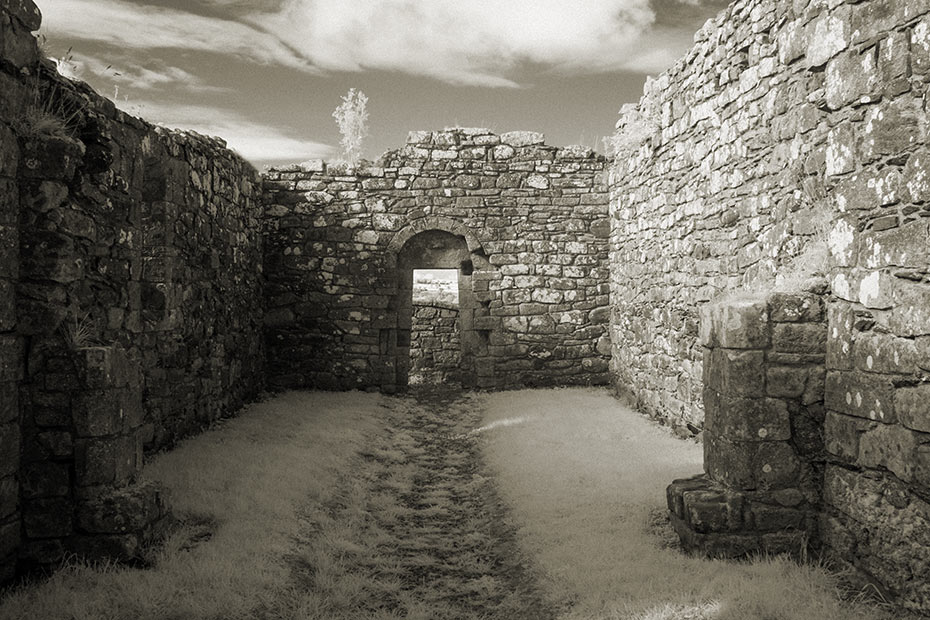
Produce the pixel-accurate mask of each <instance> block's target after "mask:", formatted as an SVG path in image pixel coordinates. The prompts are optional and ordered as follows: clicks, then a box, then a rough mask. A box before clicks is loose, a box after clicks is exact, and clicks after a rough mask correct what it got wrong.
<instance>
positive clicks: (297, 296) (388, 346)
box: [264, 129, 609, 391]
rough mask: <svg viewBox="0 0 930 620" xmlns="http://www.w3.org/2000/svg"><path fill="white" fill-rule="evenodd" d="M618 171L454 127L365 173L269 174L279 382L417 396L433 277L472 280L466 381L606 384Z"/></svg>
mask: <svg viewBox="0 0 930 620" xmlns="http://www.w3.org/2000/svg"><path fill="white" fill-rule="evenodd" d="M604 167H605V160H604V159H603V158H602V157H600V156H597V155H595V154H594V153H593V152H591V151H590V150H588V149H583V148H581V147H568V148H563V149H558V148H555V147H551V146H547V145H545V144H544V143H543V136H542V135H540V134H535V133H530V132H511V133H505V134H502V135H495V134H492V133H490V132H488V131H487V130H483V129H450V130H446V131H441V132H413V133H411V134H410V137H409V138H408V143H407V146H405V147H404V148H403V149H400V150H398V151H392V152H388V153H386V154H385V155H384V156H383V157H382V159H381V160H380V161H379V162H378V163H377V164H376V165H372V166H362V167H360V168H359V169H357V170H350V171H347V170H345V169H344V168H337V167H334V166H326V165H324V164H323V163H322V162H308V163H307V164H303V165H301V166H293V167H290V168H284V169H280V170H275V171H272V172H270V173H268V174H267V175H266V177H265V184H264V187H265V194H264V203H265V209H266V245H265V249H266V251H265V273H266V276H267V278H268V285H267V296H266V303H267V315H266V317H265V324H266V335H267V340H266V346H267V351H268V368H269V382H270V383H271V384H273V385H276V386H279V387H317V388H326V389H333V388H336V389H353V388H380V389H383V390H386V391H393V390H396V389H403V388H404V387H405V386H406V384H407V373H408V368H407V366H406V364H407V360H408V359H409V346H410V345H409V342H410V326H411V314H412V305H411V302H410V300H409V297H410V294H411V291H412V275H411V270H412V269H417V268H452V269H458V270H459V286H460V289H459V292H460V295H459V300H460V303H459V311H460V316H459V321H460V326H461V343H462V357H463V359H462V362H461V363H462V368H463V378H462V379H463V382H464V384H465V385H466V386H479V387H516V386H521V385H551V384H587V383H604V382H606V380H607V354H608V353H609V343H608V341H607V335H606V331H607V321H608V290H607V270H606V260H607V237H608V232H609V230H608V229H609V221H608V219H607V196H606V187H605V185H604ZM412 248H415V249H412Z"/></svg>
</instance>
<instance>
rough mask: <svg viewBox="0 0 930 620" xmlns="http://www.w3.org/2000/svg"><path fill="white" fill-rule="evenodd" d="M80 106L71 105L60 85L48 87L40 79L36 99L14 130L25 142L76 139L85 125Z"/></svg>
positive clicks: (34, 90) (35, 84)
mask: <svg viewBox="0 0 930 620" xmlns="http://www.w3.org/2000/svg"><path fill="white" fill-rule="evenodd" d="M81 115H82V114H81V110H80V106H79V105H77V104H75V103H74V102H71V101H68V100H67V99H66V97H65V95H64V94H63V91H62V90H61V89H60V88H59V87H58V85H56V84H52V85H45V84H43V83H42V82H41V81H40V77H39V76H36V78H35V79H34V81H33V85H32V97H31V99H30V101H29V102H28V104H27V105H26V107H25V109H24V110H23V112H22V114H21V115H20V116H19V117H18V118H17V119H16V120H15V121H14V128H15V129H16V131H17V132H18V133H19V134H20V135H21V136H23V137H24V138H33V137H45V138H67V139H73V138H74V137H75V135H76V134H77V129H78V126H79V125H80V121H81Z"/></svg>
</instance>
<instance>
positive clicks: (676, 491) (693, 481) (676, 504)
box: [665, 474, 713, 517]
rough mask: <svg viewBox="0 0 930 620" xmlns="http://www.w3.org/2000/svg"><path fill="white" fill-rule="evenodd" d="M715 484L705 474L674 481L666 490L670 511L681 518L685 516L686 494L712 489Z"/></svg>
mask: <svg viewBox="0 0 930 620" xmlns="http://www.w3.org/2000/svg"><path fill="white" fill-rule="evenodd" d="M712 484H713V483H712V482H711V481H710V480H708V479H707V477H706V476H705V475H704V474H698V475H697V476H692V477H691V478H681V479H678V480H674V481H673V482H672V483H671V484H670V485H668V487H666V489H665V496H666V501H667V503H668V509H669V511H671V512H672V513H673V514H676V515H678V516H679V517H683V516H684V514H685V513H684V493H685V492H686V491H694V490H698V489H707V488H710V487H711V485H712Z"/></svg>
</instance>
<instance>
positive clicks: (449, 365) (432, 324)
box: [409, 301, 462, 386]
mask: <svg viewBox="0 0 930 620" xmlns="http://www.w3.org/2000/svg"><path fill="white" fill-rule="evenodd" d="M458 315H459V312H458V308H456V307H446V306H443V305H439V304H437V303H432V304H422V305H421V304H419V303H417V302H416V301H414V307H413V324H412V326H411V328H410V375H409V381H410V384H412V385H416V384H431V385H447V386H453V385H456V384H461V371H460V368H459V367H460V365H461V361H462V343H461V338H460V336H459V333H460V328H459V325H458Z"/></svg>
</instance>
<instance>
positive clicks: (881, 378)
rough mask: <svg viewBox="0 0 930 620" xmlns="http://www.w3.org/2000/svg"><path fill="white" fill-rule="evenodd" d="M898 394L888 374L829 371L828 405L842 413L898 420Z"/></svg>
mask: <svg viewBox="0 0 930 620" xmlns="http://www.w3.org/2000/svg"><path fill="white" fill-rule="evenodd" d="M894 394H895V387H894V384H893V383H892V380H891V378H890V377H888V376H885V375H876V374H871V373H865V372H856V371H853V372H836V371H828V372H827V380H826V387H825V394H824V405H825V406H826V407H827V409H829V410H832V411H837V412H839V413H845V414H848V415H852V416H856V417H859V418H866V419H868V420H877V421H879V422H885V423H886V424H891V423H894V422H896V421H897V417H896V415H895V409H894Z"/></svg>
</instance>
